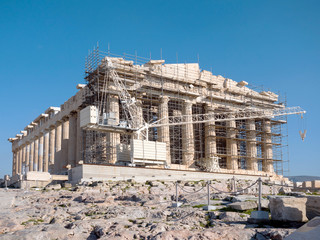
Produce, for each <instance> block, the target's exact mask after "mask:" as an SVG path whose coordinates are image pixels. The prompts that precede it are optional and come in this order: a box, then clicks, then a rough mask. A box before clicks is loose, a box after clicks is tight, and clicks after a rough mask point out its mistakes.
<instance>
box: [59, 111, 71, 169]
mask: <svg viewBox="0 0 320 240" xmlns="http://www.w3.org/2000/svg"><path fill="white" fill-rule="evenodd" d="M68 142H69V118H68V117H65V118H64V119H63V123H62V142H61V144H62V145H61V155H62V156H61V160H62V161H61V166H60V170H61V171H65V170H66V166H67V165H68Z"/></svg>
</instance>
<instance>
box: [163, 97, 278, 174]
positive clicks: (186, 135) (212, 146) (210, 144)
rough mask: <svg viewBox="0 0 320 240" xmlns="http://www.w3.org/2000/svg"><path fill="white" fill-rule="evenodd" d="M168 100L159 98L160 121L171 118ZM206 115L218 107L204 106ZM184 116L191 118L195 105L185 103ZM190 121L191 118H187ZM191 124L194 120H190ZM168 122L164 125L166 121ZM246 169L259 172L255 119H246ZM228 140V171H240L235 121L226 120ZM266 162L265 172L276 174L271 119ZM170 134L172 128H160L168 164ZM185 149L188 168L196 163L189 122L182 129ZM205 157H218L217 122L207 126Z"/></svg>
mask: <svg viewBox="0 0 320 240" xmlns="http://www.w3.org/2000/svg"><path fill="white" fill-rule="evenodd" d="M168 102H169V98H168V97H167V96H164V97H162V98H161V99H160V104H159V119H162V118H165V117H168V115H169V111H168V110H169V109H168ZM205 110H206V113H214V111H215V108H214V106H213V105H212V104H207V105H206V106H205ZM182 114H183V115H189V116H191V115H192V102H191V101H185V102H184V104H183V108H182ZM187 120H188V119H187ZM189 120H190V122H191V117H190V119H189ZM163 123H165V122H163ZM246 126H247V143H246V144H247V146H246V151H247V170H252V171H258V160H257V146H256V127H255V120H254V119H248V120H247V124H246ZM226 129H227V132H226V134H227V140H226V145H227V149H228V150H229V152H228V154H227V169H233V170H237V169H238V167H239V166H238V147H237V139H236V121H227V122H226ZM263 130H264V132H265V133H264V138H265V139H264V140H265V141H264V144H263V149H264V152H265V154H264V160H263V161H262V171H266V172H273V171H274V170H273V161H272V140H271V122H270V120H265V123H264V129H263ZM169 134H170V132H169V125H168V126H162V127H160V128H159V129H158V136H159V140H160V141H161V142H165V143H166V144H167V164H168V165H170V164H171V161H170V135H169ZM182 148H183V155H182V160H183V164H184V165H187V166H188V167H190V166H192V164H193V163H194V131H193V124H192V123H188V124H185V125H183V126H182ZM205 156H206V158H207V159H209V158H212V157H214V156H217V146H216V131H215V122H213V121H212V122H208V123H205Z"/></svg>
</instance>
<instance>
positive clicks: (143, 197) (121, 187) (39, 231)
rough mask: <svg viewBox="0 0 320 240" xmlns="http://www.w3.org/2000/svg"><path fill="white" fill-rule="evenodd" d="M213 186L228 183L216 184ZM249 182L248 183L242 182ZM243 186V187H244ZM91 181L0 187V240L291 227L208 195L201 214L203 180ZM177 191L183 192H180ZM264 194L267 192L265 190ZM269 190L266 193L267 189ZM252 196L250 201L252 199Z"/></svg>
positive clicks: (202, 234) (278, 232) (266, 233)
mask: <svg viewBox="0 0 320 240" xmlns="http://www.w3.org/2000/svg"><path fill="white" fill-rule="evenodd" d="M214 184H215V185H214V186H215V187H216V188H219V189H221V190H224V191H228V188H229V185H228V184H226V183H223V182H219V181H216V182H215V183H214ZM247 184H249V183H247ZM244 185H245V183H244ZM179 186H181V188H179V193H180V194H179V195H180V196H179V201H180V202H182V203H183V205H182V206H181V207H179V208H173V207H172V203H173V202H174V201H173V200H175V185H174V183H170V182H160V181H154V182H146V183H135V182H127V181H123V182H104V183H102V182H93V183H85V184H83V185H81V186H77V187H70V188H62V189H59V188H60V187H59V186H57V185H56V186H53V187H52V188H55V189H50V188H51V187H50V188H47V189H29V190H27V191H26V190H17V189H9V190H4V189H0V213H1V214H0V239H14V240H16V239H241V240H245V239H259V240H263V239H277V240H278V239H283V238H284V237H285V236H287V235H288V234H290V233H292V232H293V231H295V228H296V227H289V228H281V227H278V228H275V227H274V226H270V225H263V224H251V223H248V221H247V219H248V217H249V214H248V213H249V212H248V211H237V212H235V211H230V207H227V208H226V204H229V203H230V202H234V201H245V202H250V200H248V197H247V198H246V197H241V196H238V197H235V196H228V195H227V194H214V193H213V194H212V199H214V200H212V205H216V207H217V208H218V209H219V210H214V211H209V212H208V211H204V210H202V206H203V205H204V204H205V203H206V201H207V200H206V196H207V193H206V187H204V188H203V189H202V190H201V191H199V192H197V193H194V192H195V191H197V190H199V189H201V188H202V187H203V186H204V182H192V183H180V184H179ZM182 188H183V190H182ZM265 191H269V190H265ZM270 191H271V190H270ZM251 197H253V200H252V201H254V196H251Z"/></svg>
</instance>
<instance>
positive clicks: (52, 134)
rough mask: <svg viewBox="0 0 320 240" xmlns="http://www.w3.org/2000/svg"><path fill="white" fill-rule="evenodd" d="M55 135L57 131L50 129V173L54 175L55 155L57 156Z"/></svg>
mask: <svg viewBox="0 0 320 240" xmlns="http://www.w3.org/2000/svg"><path fill="white" fill-rule="evenodd" d="M55 135H56V130H55V128H54V127H53V126H51V127H50V133H49V172H50V173H53V170H54V155H55V141H56V139H55Z"/></svg>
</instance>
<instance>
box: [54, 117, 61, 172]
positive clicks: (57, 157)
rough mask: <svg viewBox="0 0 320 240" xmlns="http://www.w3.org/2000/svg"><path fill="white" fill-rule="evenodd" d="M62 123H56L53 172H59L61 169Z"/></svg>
mask: <svg viewBox="0 0 320 240" xmlns="http://www.w3.org/2000/svg"><path fill="white" fill-rule="evenodd" d="M61 145H62V124H61V122H57V123H56V146H55V148H56V149H55V150H56V151H55V154H54V173H59V172H60V171H61V166H62V163H61V161H62V152H61Z"/></svg>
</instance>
